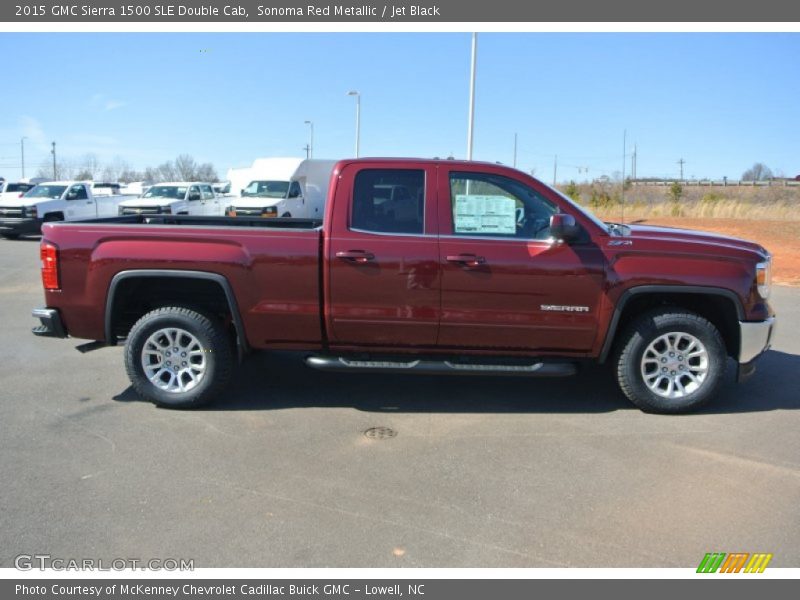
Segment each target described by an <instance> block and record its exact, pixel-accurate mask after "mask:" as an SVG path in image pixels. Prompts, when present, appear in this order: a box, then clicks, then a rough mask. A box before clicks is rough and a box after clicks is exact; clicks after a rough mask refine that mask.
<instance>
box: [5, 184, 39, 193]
mask: <svg viewBox="0 0 800 600" xmlns="http://www.w3.org/2000/svg"><path fill="white" fill-rule="evenodd" d="M31 188H33V184H32V183H9V184H8V186H7V187H6V191H7V192H27V191H28V190H29V189H31Z"/></svg>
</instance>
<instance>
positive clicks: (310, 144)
mask: <svg viewBox="0 0 800 600" xmlns="http://www.w3.org/2000/svg"><path fill="white" fill-rule="evenodd" d="M306 125H308V126H309V127H311V136H310V137H309V140H308V158H314V121H306Z"/></svg>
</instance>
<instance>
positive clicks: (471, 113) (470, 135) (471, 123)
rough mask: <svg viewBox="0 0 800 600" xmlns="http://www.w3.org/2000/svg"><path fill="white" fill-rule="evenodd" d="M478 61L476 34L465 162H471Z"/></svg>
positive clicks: (470, 83)
mask: <svg viewBox="0 0 800 600" xmlns="http://www.w3.org/2000/svg"><path fill="white" fill-rule="evenodd" d="M477 60H478V34H477V33H473V34H472V60H471V62H470V76H469V121H468V124H467V160H472V141H473V130H474V129H475V64H476V62H477Z"/></svg>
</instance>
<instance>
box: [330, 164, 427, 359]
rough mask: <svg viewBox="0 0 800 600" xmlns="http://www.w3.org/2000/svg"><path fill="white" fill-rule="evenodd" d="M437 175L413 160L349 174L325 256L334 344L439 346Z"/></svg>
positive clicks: (354, 168)
mask: <svg viewBox="0 0 800 600" xmlns="http://www.w3.org/2000/svg"><path fill="white" fill-rule="evenodd" d="M384 164H385V163H384ZM435 174H436V168H435V167H433V166H431V165H426V164H424V163H415V162H413V161H407V162H403V163H400V164H398V166H397V168H386V167H385V166H383V165H376V166H375V168H372V167H370V166H369V163H366V162H362V163H359V164H355V165H349V166H347V167H345V168H344V169H343V171H342V173H341V174H340V181H339V183H338V185H337V194H336V198H335V202H336V207H337V210H336V211H334V215H333V222H332V223H331V236H330V238H329V241H328V244H327V247H326V252H325V260H326V266H327V293H328V297H327V298H326V300H327V301H326V306H327V310H326V319H327V324H328V331H329V335H330V338H331V339H330V342H331V344H333V345H340V346H347V345H354V346H356V345H357V346H359V347H364V346H376V347H377V346H380V347H432V346H434V345H435V344H436V336H437V331H438V326H439V300H440V298H439V264H438V241H437V237H436V230H437V224H436V176H435ZM390 191H391V192H394V193H389V192H390ZM340 207H341V208H342V209H341V210H340Z"/></svg>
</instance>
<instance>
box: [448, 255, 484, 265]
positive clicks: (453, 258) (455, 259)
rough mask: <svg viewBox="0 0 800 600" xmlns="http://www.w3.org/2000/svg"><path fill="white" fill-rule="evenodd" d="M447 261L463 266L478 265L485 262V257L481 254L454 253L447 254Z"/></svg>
mask: <svg viewBox="0 0 800 600" xmlns="http://www.w3.org/2000/svg"><path fill="white" fill-rule="evenodd" d="M446 260H447V262H451V263H456V264H459V265H464V266H465V267H479V266H480V265H484V264H486V259H485V258H484V257H483V256H476V255H474V254H455V255H448V256H447V258H446Z"/></svg>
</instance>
